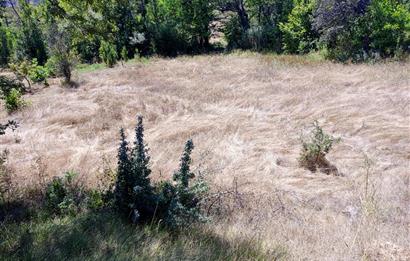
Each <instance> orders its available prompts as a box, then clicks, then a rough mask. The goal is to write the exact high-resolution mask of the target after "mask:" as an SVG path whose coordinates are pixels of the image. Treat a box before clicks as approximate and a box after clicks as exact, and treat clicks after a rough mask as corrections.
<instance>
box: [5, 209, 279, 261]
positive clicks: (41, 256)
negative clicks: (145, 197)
mask: <svg viewBox="0 0 410 261" xmlns="http://www.w3.org/2000/svg"><path fill="white" fill-rule="evenodd" d="M285 254H286V253H285V252H284V251H283V250H277V249H276V250H274V251H266V250H263V249H262V247H261V245H260V244H259V243H258V242H253V241H252V242H251V241H243V240H234V241H227V240H225V239H223V238H221V237H219V236H217V235H215V234H213V233H212V232H211V231H208V230H206V229H204V228H193V229H190V230H189V231H185V232H180V233H171V232H169V231H167V230H163V229H160V228H158V227H157V226H133V225H131V224H129V223H128V222H127V221H125V220H123V219H122V218H121V217H119V216H118V215H117V214H115V213H113V212H110V211H105V212H101V213H84V214H80V215H78V216H76V217H61V218H54V219H51V218H48V219H40V218H38V220H31V221H25V222H22V223H10V224H0V257H1V258H0V259H2V260H277V259H282V258H284V257H285Z"/></svg>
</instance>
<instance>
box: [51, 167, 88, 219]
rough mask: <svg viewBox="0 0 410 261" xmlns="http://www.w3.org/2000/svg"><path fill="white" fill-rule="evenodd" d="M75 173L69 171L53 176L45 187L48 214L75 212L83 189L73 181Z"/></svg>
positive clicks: (80, 200)
mask: <svg viewBox="0 0 410 261" xmlns="http://www.w3.org/2000/svg"><path fill="white" fill-rule="evenodd" d="M76 176H77V173H75V172H72V171H69V172H66V173H65V174H64V176H63V177H56V178H54V179H53V180H52V181H51V182H50V183H49V184H48V185H47V188H46V197H45V206H46V209H47V210H48V211H49V213H50V214H55V215H61V214H62V215H66V214H71V215H73V214H76V213H77V212H78V210H79V208H80V203H81V202H82V200H83V198H82V192H83V189H82V188H80V187H78V186H77V185H76V184H75V183H74V179H75V178H76Z"/></svg>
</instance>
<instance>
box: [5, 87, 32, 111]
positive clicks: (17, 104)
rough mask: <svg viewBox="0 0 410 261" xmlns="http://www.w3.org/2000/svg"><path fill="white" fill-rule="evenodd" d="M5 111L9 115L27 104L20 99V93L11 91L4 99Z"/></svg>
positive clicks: (15, 90)
mask: <svg viewBox="0 0 410 261" xmlns="http://www.w3.org/2000/svg"><path fill="white" fill-rule="evenodd" d="M5 102H6V109H7V111H8V112H9V113H11V112H14V111H17V110H19V109H21V108H23V107H25V106H26V105H27V102H26V101H24V100H23V98H22V97H21V92H20V91H19V90H17V89H11V91H10V93H9V94H8V95H6V97H5Z"/></svg>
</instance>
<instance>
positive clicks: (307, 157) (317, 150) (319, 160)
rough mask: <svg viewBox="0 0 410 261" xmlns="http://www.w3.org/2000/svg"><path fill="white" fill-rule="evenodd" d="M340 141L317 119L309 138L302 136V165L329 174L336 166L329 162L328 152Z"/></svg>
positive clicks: (300, 161)
mask: <svg viewBox="0 0 410 261" xmlns="http://www.w3.org/2000/svg"><path fill="white" fill-rule="evenodd" d="M338 142H340V139H339V138H334V137H332V136H331V135H329V134H326V133H325V132H324V131H323V129H322V128H321V127H320V126H319V123H318V122H317V121H315V122H314V124H313V130H312V131H311V134H310V136H309V137H308V139H303V138H302V152H301V155H300V158H299V164H300V166H301V167H304V168H307V169H308V170H310V171H312V172H315V171H316V170H317V169H320V170H322V171H324V172H326V173H328V174H330V173H331V172H334V171H335V169H334V168H335V167H334V166H332V165H331V164H330V163H329V162H328V160H327V159H326V154H328V153H329V151H330V150H331V149H332V147H333V145H334V144H335V143H338Z"/></svg>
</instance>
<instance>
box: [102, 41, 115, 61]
mask: <svg viewBox="0 0 410 261" xmlns="http://www.w3.org/2000/svg"><path fill="white" fill-rule="evenodd" d="M99 52H100V58H101V60H102V61H103V62H104V63H105V64H106V65H107V66H108V67H110V68H112V67H114V65H115V64H116V63H117V59H118V55H117V51H116V48H115V46H114V45H112V44H111V43H109V42H106V41H103V42H101V47H100V50H99Z"/></svg>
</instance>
